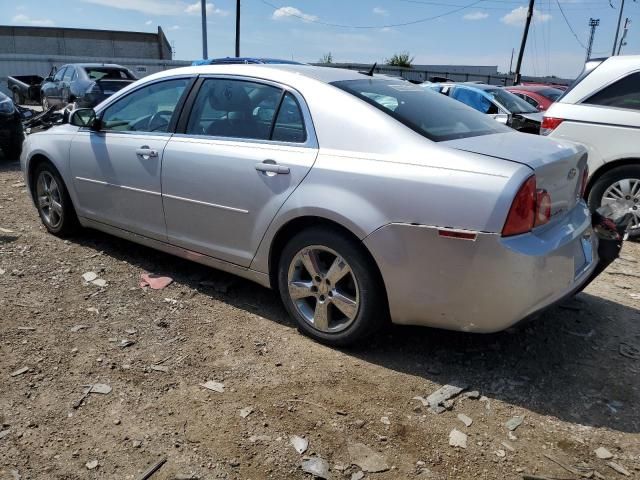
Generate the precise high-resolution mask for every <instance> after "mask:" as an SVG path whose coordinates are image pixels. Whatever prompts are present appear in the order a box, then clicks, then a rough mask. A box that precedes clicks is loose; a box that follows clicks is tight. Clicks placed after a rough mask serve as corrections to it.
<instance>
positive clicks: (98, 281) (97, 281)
mask: <svg viewBox="0 0 640 480" xmlns="http://www.w3.org/2000/svg"><path fill="white" fill-rule="evenodd" d="M91 283H93V284H94V285H95V286H96V287H100V288H103V287H106V286H107V281H106V280H103V279H102V278H96V279H95V280H94V281H92V282H91Z"/></svg>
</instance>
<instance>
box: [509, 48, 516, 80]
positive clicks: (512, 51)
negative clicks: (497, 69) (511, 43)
mask: <svg viewBox="0 0 640 480" xmlns="http://www.w3.org/2000/svg"><path fill="white" fill-rule="evenodd" d="M515 51H516V49H515V48H512V49H511V60H509V75H511V74H512V73H513V53H514V52H515Z"/></svg>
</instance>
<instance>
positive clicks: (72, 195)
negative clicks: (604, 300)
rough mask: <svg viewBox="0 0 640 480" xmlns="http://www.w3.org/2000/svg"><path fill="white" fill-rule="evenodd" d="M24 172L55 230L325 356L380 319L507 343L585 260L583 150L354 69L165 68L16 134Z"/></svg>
mask: <svg viewBox="0 0 640 480" xmlns="http://www.w3.org/2000/svg"><path fill="white" fill-rule="evenodd" d="M21 163H22V168H23V171H24V176H25V180H26V182H27V185H28V186H29V190H30V192H31V195H32V197H33V199H34V203H35V206H36V207H37V210H38V213H39V215H40V218H41V219H42V222H43V223H44V226H45V227H46V228H47V230H49V232H51V233H52V234H54V235H66V234H69V233H71V232H72V231H73V230H74V229H75V228H76V227H77V226H79V225H81V226H83V227H91V228H94V229H98V230H102V231H104V232H107V233H110V234H113V235H116V236H119V237H123V238H126V239H129V240H132V241H134V242H138V243H141V244H144V245H147V246H150V247H153V248H156V249H158V250H162V251H165V252H170V253H172V254H176V255H178V256H181V257H184V258H187V259H190V260H193V261H196V262H200V263H203V264H206V265H209V266H211V267H214V268H217V269H221V270H225V271H228V272H232V273H234V274H237V275H239V276H242V277H245V278H248V279H250V280H253V281H255V282H257V283H259V284H261V285H263V286H266V287H271V288H273V289H275V290H277V291H278V292H279V294H280V296H281V298H282V301H283V303H284V305H285V307H286V309H287V311H288V312H289V314H290V315H291V317H292V318H293V319H294V320H295V322H296V323H297V325H298V327H299V329H300V330H301V331H302V332H303V333H305V334H307V335H309V336H311V337H313V338H315V339H316V340H319V341H321V342H324V343H327V344H330V345H347V344H349V343H353V342H355V341H357V340H360V339H362V338H363V337H365V336H366V335H368V334H371V333H372V332H374V331H375V330H376V329H377V328H378V327H380V326H381V325H382V324H384V323H385V321H386V320H387V319H389V318H390V319H391V320H392V321H393V322H395V323H399V324H413V325H425V326H431V327H439V328H446V329H454V330H462V331H469V332H494V331H498V330H502V329H505V328H507V327H510V326H511V325H513V324H515V323H516V322H518V321H520V320H522V319H524V318H525V317H529V316H531V315H533V314H535V313H536V312H539V311H540V310H541V309H543V308H545V307H547V306H549V305H551V304H553V303H554V302H557V301H559V300H561V299H563V298H564V297H567V296H569V295H571V294H573V293H574V292H576V291H577V290H579V289H580V288H582V287H583V285H584V284H585V283H586V282H587V281H588V280H589V278H590V276H591V274H592V273H593V272H594V270H596V268H597V266H598V262H599V260H598V253H597V250H598V248H597V247H598V239H597V236H596V235H594V234H593V230H592V225H591V218H590V215H589V210H588V208H587V207H586V205H585V203H584V201H583V200H582V191H583V188H584V184H585V181H586V164H587V156H586V153H585V150H584V149H583V148H582V147H580V146H578V145H576V144H573V143H566V142H562V141H558V140H555V141H554V140H550V139H548V138H542V137H535V136H532V135H525V134H521V133H518V132H515V131H513V130H511V129H509V128H507V127H505V126H503V125H500V124H499V123H498V122H495V121H494V120H493V119H491V118H489V117H487V116H485V115H483V114H481V113H479V112H476V111H475V110H473V109H471V108H469V107H467V106H466V105H464V104H462V103H460V102H457V101H455V100H452V99H450V98H447V97H445V96H443V95H439V94H436V93H433V92H430V91H427V90H425V89H423V88H420V87H418V86H415V85H411V84H409V83H407V82H404V81H398V80H393V79H390V78H388V77H385V78H381V77H375V76H374V77H371V76H368V75H367V74H362V73H358V72H353V71H347V70H340V69H332V68H320V67H313V66H307V65H218V66H215V65H214V66H196V67H187V68H182V69H176V70H169V71H165V72H162V73H158V74H155V75H151V76H148V77H145V78H144V79H142V80H140V81H138V82H136V83H134V84H132V85H130V86H128V87H126V88H125V89H123V90H122V91H120V92H118V93H116V94H115V95H113V96H112V97H111V98H109V99H107V100H106V101H104V102H102V103H101V104H100V105H98V106H97V107H96V108H95V110H93V109H80V110H76V111H75V112H73V113H72V115H71V119H70V122H69V123H68V124H64V125H60V126H56V127H53V128H51V129H49V130H46V131H42V132H38V133H35V134H32V135H29V136H28V138H27V140H26V141H25V144H24V151H23V154H22V156H21Z"/></svg>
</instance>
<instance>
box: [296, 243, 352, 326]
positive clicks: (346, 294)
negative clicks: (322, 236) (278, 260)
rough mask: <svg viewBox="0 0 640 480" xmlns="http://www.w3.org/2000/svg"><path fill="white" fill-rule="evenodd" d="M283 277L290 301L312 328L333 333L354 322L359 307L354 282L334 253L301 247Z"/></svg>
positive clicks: (345, 265)
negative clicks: (285, 278) (285, 279)
mask: <svg viewBox="0 0 640 480" xmlns="http://www.w3.org/2000/svg"><path fill="white" fill-rule="evenodd" d="M287 278H288V282H287V285H288V290H289V297H290V298H291V302H292V303H293V305H294V307H295V309H296V311H297V312H298V314H299V315H300V316H302V318H303V319H304V321H305V322H307V323H308V324H309V325H310V326H312V327H313V328H314V329H316V330H319V331H321V332H325V333H337V332H341V331H343V330H346V329H347V328H349V326H350V325H351V324H352V323H353V322H354V321H355V319H356V316H357V315H358V310H359V307H360V292H359V288H358V281H357V279H356V277H355V274H354V272H353V270H352V269H351V267H350V266H349V264H348V263H347V262H346V261H345V259H344V258H342V257H341V256H340V255H339V254H338V253H337V252H335V251H334V250H332V249H330V248H328V247H325V246H322V245H311V246H308V247H305V248H303V249H302V250H300V251H299V252H298V253H297V254H296V255H295V256H294V257H293V260H292V261H291V264H290V266H289V272H288V277H287Z"/></svg>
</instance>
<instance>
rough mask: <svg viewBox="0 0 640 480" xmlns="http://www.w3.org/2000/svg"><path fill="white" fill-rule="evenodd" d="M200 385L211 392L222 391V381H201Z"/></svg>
mask: <svg viewBox="0 0 640 480" xmlns="http://www.w3.org/2000/svg"><path fill="white" fill-rule="evenodd" d="M200 386H201V387H204V388H206V389H207V390H211V391H213V392H218V393H224V383H220V382H216V381H214V380H209V381H208V382H205V383H201V384H200Z"/></svg>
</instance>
